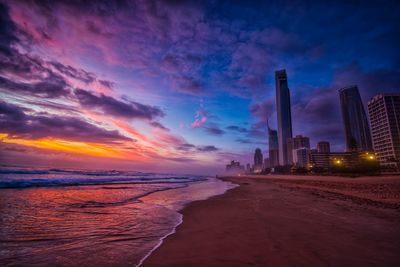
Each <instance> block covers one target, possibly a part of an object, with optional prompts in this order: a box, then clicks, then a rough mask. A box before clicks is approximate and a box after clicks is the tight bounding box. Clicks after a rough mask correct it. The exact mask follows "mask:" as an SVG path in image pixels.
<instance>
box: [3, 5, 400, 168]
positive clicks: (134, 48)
mask: <svg viewBox="0 0 400 267" xmlns="http://www.w3.org/2000/svg"><path fill="white" fill-rule="evenodd" d="M399 14H400V5H398V3H397V2H396V1H385V2H384V3H377V2H376V1H369V0H367V1H362V3H359V1H347V2H343V1H318V2H316V1H314V2H313V3H312V4H311V3H308V2H302V1H295V2H293V1H280V2H271V1H268V2H266V1H225V0H221V1H156V0H146V1H144V0H138V1H124V0H123V1H106V0H99V1H50V2H49V1H37V0H32V1H11V0H3V1H1V3H0V36H1V38H0V94H1V97H2V98H4V101H6V102H7V103H18V105H20V106H24V107H29V108H30V109H29V110H22V109H19V110H20V113H18V112H17V111H16V112H14V113H13V112H11V111H8V112H11V113H10V114H8V113H7V114H8V115H5V114H3V115H2V118H3V119H4V120H5V121H7V123H5V122H4V121H3V122H2V123H3V125H4V126H7V125H8V126H7V127H8V128H7V131H8V132H10V133H11V132H12V128H15V134H16V135H18V136H26V138H33V137H32V136H36V135H37V136H48V137H49V138H50V135H55V136H58V137H57V138H59V137H60V136H61V135H62V134H61V133H58V131H56V130H55V129H56V126H55V122H54V121H53V119H54V120H55V119H56V118H57V119H58V121H59V122H60V124H61V126H60V128H61V129H63V128H68V127H67V126H66V125H71V129H74V130H76V132H77V133H75V135H74V134H73V133H72V130H68V129H67V130H65V133H67V134H69V135H71V136H75V137H76V138H78V139H79V138H81V139H82V140H83V139H86V136H83V135H84V133H81V132H82V130H78V125H81V124H82V125H83V126H82V127H83V129H87V130H88V131H87V132H90V131H91V132H94V133H96V134H97V135H99V136H103V135H107V134H111V135H114V137H115V139H116V140H120V139H119V138H124V137H123V136H122V137H121V136H120V137H118V135H119V133H118V132H112V131H111V132H110V131H109V130H108V127H115V129H118V130H121V132H123V133H125V134H127V135H129V136H132V138H135V139H138V141H137V142H136V143H135V146H134V148H133V149H131V150H132V151H135V152H136V153H138V154H140V155H141V157H139V158H140V159H146V160H148V159H157V160H158V159H159V160H160V162H162V161H163V160H167V159H168V157H167V156H166V155H168V156H169V157H170V158H171V161H173V162H169V163H171V164H170V165H174V164H178V163H179V162H181V163H182V164H185V163H186V162H190V163H193V164H194V162H196V161H197V160H198V162H197V163H199V164H200V165H201V164H205V163H206V162H207V164H208V163H209V162H211V159H221V160H226V159H227V158H229V159H240V160H247V161H248V158H249V157H250V158H251V157H252V153H253V149H254V146H255V145H258V144H259V145H260V147H261V146H262V148H263V149H265V148H266V146H264V145H265V143H266V142H267V137H268V135H267V125H266V122H267V120H269V122H270V126H271V127H272V128H276V107H275V84H274V71H275V70H277V69H286V71H287V73H288V80H289V88H290V91H291V101H292V121H293V133H294V134H304V135H307V136H309V137H310V138H311V143H312V145H313V144H315V143H316V142H317V141H319V140H327V141H331V143H332V147H333V148H334V149H337V150H340V149H341V145H342V144H343V143H344V140H343V133H342V132H343V125H342V122H341V114H340V109H339V107H338V105H339V98H338V94H337V90H338V89H339V88H341V87H344V86H348V85H351V84H357V85H358V87H359V89H360V93H361V96H362V98H363V100H364V104H366V102H367V101H368V100H369V99H370V98H371V97H372V96H373V95H375V94H378V93H390V92H399V90H400V89H399V88H400V80H399V79H400V78H399V77H400V72H399V70H400V52H399V51H400V50H399V46H400V27H398V17H399ZM338 17H340V18H345V19H341V20H338V19H337V18H338ZM332 21H335V23H332ZM78 88H83V89H84V90H83V89H78ZM120 96H124V97H120ZM132 100H133V101H132ZM199 101H200V103H201V104H200V107H197V105H196V103H198V102H199ZM4 112H5V111H4ZM166 113H168V116H167V115H166ZM193 114H194V115H195V116H194V118H193V116H192V115H193ZM67 115H68V116H67ZM13 116H14V117H15V118H16V119H15V121H17V122H20V124H15V125H12V127H11V126H10V123H11V119H10V118H12V117H13ZM71 116H74V118H75V119H76V120H78V121H79V122H78V121H75V119H72V118H71ZM217 116H218V117H217ZM46 120H49V121H48V122H47V121H46ZM137 120H141V121H137ZM45 121H46V123H49V125H50V126H49V134H48V135H46V134H44V133H43V132H44V128H43V124H44V122H45ZM93 121H96V122H98V121H101V122H102V123H103V124H96V125H95V124H92V123H89V122H93ZM142 121H144V122H142ZM28 122H29V123H28ZM31 124H36V125H39V128H38V129H39V130H37V131H39V133H38V132H36V128H35V129H34V128H29V127H30V125H31ZM87 124H89V125H92V126H93V127H95V128H96V129H89V128H85V127H89V126H88V125H87ZM178 124H179V125H180V126H179V127H176V129H175V128H173V126H174V125H175V126H177V125H178ZM62 125H64V126H65V127H64V126H62ZM106 125H107V128H106ZM165 125H168V126H169V127H171V128H170V129H169V128H167V127H165ZM103 126H104V127H103ZM133 126H134V128H133ZM149 126H150V129H149ZM27 129H29V130H30V131H32V133H31V135H29V133H28V132H27ZM106 129H107V130H106ZM89 130H90V131H89ZM103 131H105V132H103ZM67 134H66V135H67ZM222 137H223V138H222ZM54 138H56V137H54ZM104 138H105V139H107V138H108V137H104ZM109 139H110V140H111V139H113V138H111V137H110V138H109ZM218 139H220V140H221V142H220V143H219V144H218V146H217V147H218V151H216V153H209V154H207V155H201V156H200V154H201V153H203V152H207V150H210V151H209V152H212V151H213V145H216V144H213V143H212V142H214V141H215V140H218ZM188 140H193V141H191V142H199V140H201V142H202V143H196V145H192V144H190V143H189V142H188ZM222 141H223V142H222ZM105 142H106V141H105ZM203 142H204V143H203ZM118 148H119V149H124V148H123V147H122V145H121V146H119V147H118ZM246 151H249V152H246ZM130 153H131V152H130ZM186 154H188V155H189V156H188V157H187V156H186ZM218 155H219V156H218ZM196 157H198V158H196ZM127 158H129V159H132V158H131V154H129V156H127ZM135 160H136V158H135ZM139 161H140V160H139ZM214 162H216V163H215V164H220V161H219V160H214ZM160 165H162V163H160ZM164 165H168V164H164Z"/></svg>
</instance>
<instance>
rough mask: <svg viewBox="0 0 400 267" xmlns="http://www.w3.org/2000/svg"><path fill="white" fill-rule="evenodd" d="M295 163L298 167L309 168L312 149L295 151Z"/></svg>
mask: <svg viewBox="0 0 400 267" xmlns="http://www.w3.org/2000/svg"><path fill="white" fill-rule="evenodd" d="M293 162H294V164H295V165H296V167H301V168H307V167H308V164H309V162H310V149H309V148H305V147H302V148H298V149H295V150H293Z"/></svg>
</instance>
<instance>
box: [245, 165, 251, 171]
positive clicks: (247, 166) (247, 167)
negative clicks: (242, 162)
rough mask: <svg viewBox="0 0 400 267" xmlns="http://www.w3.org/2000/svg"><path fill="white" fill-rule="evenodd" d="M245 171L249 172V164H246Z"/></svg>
mask: <svg viewBox="0 0 400 267" xmlns="http://www.w3.org/2000/svg"><path fill="white" fill-rule="evenodd" d="M246 171H247V172H251V167H250V163H247V165H246Z"/></svg>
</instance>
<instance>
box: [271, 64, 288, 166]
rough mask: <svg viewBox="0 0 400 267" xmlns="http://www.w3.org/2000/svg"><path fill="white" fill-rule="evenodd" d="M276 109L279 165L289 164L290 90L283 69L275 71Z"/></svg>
mask: <svg viewBox="0 0 400 267" xmlns="http://www.w3.org/2000/svg"><path fill="white" fill-rule="evenodd" d="M275 87H276V109H277V115H278V147H279V165H282V166H284V165H289V164H291V162H290V161H289V155H288V154H289V153H288V152H289V151H288V149H287V140H288V138H292V114H291V106H290V91H289V87H288V81H287V75H286V71H285V70H279V71H276V72H275Z"/></svg>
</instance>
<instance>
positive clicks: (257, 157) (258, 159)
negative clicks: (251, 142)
mask: <svg viewBox="0 0 400 267" xmlns="http://www.w3.org/2000/svg"><path fill="white" fill-rule="evenodd" d="M263 163H264V161H263V154H262V152H261V149H259V148H257V149H256V151H255V153H254V172H261V171H262V169H263Z"/></svg>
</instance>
